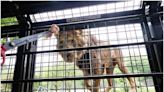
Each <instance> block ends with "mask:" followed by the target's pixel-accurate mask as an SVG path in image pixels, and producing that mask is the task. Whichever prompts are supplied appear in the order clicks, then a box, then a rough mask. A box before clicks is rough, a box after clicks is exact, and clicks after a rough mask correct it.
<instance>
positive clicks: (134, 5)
mask: <svg viewBox="0 0 164 92" xmlns="http://www.w3.org/2000/svg"><path fill="white" fill-rule="evenodd" d="M141 5H142V0H129V1H127V2H116V3H106V4H100V5H92V6H86V7H78V8H72V9H65V10H58V11H50V12H43V13H37V14H31V15H30V18H31V20H32V22H42V21H49V20H58V19H66V18H74V17H82V16H90V15H97V14H105V13H114V12H121V11H129V10H137V9H140V8H141Z"/></svg>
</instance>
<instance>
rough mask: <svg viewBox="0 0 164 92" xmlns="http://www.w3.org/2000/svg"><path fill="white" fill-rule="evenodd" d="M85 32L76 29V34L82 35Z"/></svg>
mask: <svg viewBox="0 0 164 92" xmlns="http://www.w3.org/2000/svg"><path fill="white" fill-rule="evenodd" d="M82 35H83V32H82V30H75V36H82Z"/></svg>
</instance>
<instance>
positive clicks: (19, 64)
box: [12, 4, 28, 92]
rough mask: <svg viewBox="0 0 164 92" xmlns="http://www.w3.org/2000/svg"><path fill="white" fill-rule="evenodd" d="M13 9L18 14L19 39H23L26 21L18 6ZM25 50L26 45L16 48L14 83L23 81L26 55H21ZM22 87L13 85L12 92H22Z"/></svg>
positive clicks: (25, 32)
mask: <svg viewBox="0 0 164 92" xmlns="http://www.w3.org/2000/svg"><path fill="white" fill-rule="evenodd" d="M15 7H16V12H17V13H18V14H20V15H18V16H17V20H18V23H19V25H20V27H21V31H20V34H19V37H25V36H27V31H26V30H27V28H28V24H27V23H26V19H25V17H24V15H21V13H20V11H19V6H18V5H17V4H15ZM25 50H26V45H23V46H20V47H18V51H17V55H16V64H15V70H14V78H13V80H14V81H16V80H21V79H24V76H25V74H24V73H25V62H26V61H25V58H26V55H23V54H22V53H23V52H25ZM23 87H24V83H13V84H12V92H22V91H23V89H24V88H23Z"/></svg>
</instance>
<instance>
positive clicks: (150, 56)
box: [141, 2, 162, 92]
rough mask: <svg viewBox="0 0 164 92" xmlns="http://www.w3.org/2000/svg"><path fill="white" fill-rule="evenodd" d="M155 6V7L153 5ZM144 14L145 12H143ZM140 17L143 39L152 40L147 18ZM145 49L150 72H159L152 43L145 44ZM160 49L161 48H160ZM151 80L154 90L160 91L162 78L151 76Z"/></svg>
mask: <svg viewBox="0 0 164 92" xmlns="http://www.w3.org/2000/svg"><path fill="white" fill-rule="evenodd" d="M146 4H147V2H144V3H143V10H144V11H145V5H146ZM154 8H156V7H154ZM143 15H145V14H143ZM141 19H142V23H141V26H142V31H143V34H144V40H145V41H152V40H153V38H152V35H151V33H150V28H149V25H148V20H147V17H146V16H144V17H143V18H141ZM146 50H147V53H148V59H149V64H150V68H151V71H152V72H160V69H159V68H160V66H159V65H158V64H157V62H158V60H157V58H156V56H157V55H156V53H155V50H154V47H153V45H146ZM160 50H161V49H160ZM153 81H154V84H155V90H156V92H162V87H161V86H162V84H161V82H162V78H159V77H153Z"/></svg>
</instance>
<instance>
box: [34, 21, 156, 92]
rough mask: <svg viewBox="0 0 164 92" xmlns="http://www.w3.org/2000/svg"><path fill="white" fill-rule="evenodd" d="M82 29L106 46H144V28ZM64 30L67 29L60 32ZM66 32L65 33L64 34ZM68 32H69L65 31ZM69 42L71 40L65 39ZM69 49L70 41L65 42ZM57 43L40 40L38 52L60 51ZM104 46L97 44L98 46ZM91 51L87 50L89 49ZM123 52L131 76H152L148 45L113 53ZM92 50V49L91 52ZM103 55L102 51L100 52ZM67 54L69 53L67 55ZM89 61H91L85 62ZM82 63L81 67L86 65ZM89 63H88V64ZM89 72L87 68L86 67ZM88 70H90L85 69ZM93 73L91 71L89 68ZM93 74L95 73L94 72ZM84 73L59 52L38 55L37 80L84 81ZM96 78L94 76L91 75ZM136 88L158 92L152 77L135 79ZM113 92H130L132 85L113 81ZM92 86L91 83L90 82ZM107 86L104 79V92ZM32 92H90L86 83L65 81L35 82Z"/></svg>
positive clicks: (122, 80)
mask: <svg viewBox="0 0 164 92" xmlns="http://www.w3.org/2000/svg"><path fill="white" fill-rule="evenodd" d="M85 26H88V28H87V29H83V30H82V31H83V33H84V35H83V36H84V37H89V35H88V33H91V35H92V36H95V37H96V38H97V39H98V40H101V42H103V43H105V44H106V45H107V44H109V43H110V45H115V44H118V45H119V44H127V43H138V42H144V40H143V34H142V29H141V25H140V24H138V23H135V24H125V25H115V26H106V27H95V28H89V25H87V24H86V25H85ZM61 29H65V28H61ZM62 31H64V30H62ZM65 32H67V31H65ZM63 37H66V35H65V36H63ZM65 39H68V38H65ZM64 43H66V44H65V45H67V43H68V42H67V40H66V41H65V42H64ZM56 45H57V39H56V37H55V36H53V37H51V38H50V39H46V38H40V39H39V40H38V43H37V51H47V50H55V49H57V48H56V47H57V46H56ZM99 45H101V44H100V42H98V46H99ZM86 47H88V46H86ZM118 48H119V49H121V51H122V53H123V56H121V57H119V58H122V59H123V62H124V64H125V67H127V68H128V70H129V73H132V74H133V73H150V72H151V70H150V66H149V62H148V57H147V52H146V48H145V45H135V46H124V47H112V48H110V50H111V51H112V50H114V49H118ZM91 50H92V49H91ZM99 50H100V51H101V50H103V49H99ZM66 53H67V52H66ZM82 60H83V61H87V60H88V59H82ZM84 63H86V62H83V63H82V65H84ZM87 63H88V62H87ZM85 68H86V67H85ZM86 69H87V68H86ZM88 69H91V68H88ZM91 72H92V69H91ZM114 74H122V73H121V71H120V70H119V68H118V66H116V68H115V70H114ZM82 76H84V75H83V71H82V70H81V69H79V67H78V66H77V65H76V64H75V63H74V62H73V63H67V62H65V61H64V60H63V58H62V56H61V55H60V54H59V53H58V52H54V53H42V54H37V56H36V64H35V76H34V78H36V79H42V78H67V77H82ZM88 76H94V74H93V72H92V73H91V75H88ZM134 79H135V82H136V85H137V87H136V88H137V92H155V89H154V83H153V80H152V77H135V78H134ZM112 80H113V89H112V92H127V91H128V90H129V89H128V88H130V85H129V83H128V81H127V79H126V78H116V79H115V78H113V79H112ZM91 83H92V82H91ZM107 86H108V83H107V80H106V79H102V80H101V83H100V89H101V90H104V89H105V88H106V87H107ZM33 87H34V88H33V90H35V91H38V88H39V89H40V90H41V89H42V90H44V89H45V90H49V91H52V92H60V91H64V92H76V91H81V92H89V91H88V90H87V88H86V87H85V86H84V81H83V80H65V81H56V82H36V83H34V86H33Z"/></svg>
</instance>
